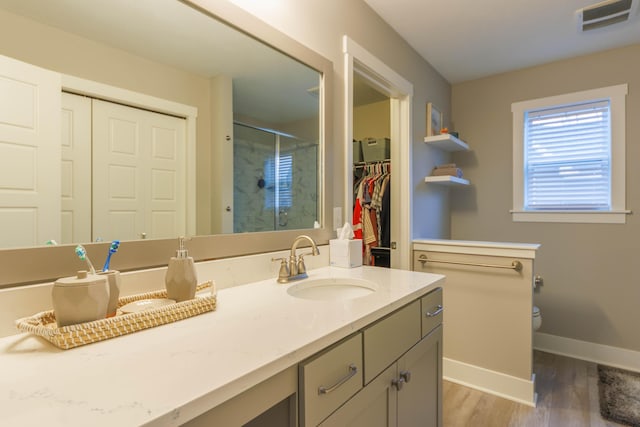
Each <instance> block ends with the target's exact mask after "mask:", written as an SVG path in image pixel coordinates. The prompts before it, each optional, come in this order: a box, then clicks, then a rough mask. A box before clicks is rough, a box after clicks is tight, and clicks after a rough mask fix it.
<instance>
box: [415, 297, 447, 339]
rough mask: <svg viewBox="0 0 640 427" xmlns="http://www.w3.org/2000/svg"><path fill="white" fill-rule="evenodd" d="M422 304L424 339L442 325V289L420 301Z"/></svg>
mask: <svg viewBox="0 0 640 427" xmlns="http://www.w3.org/2000/svg"><path fill="white" fill-rule="evenodd" d="M420 302H421V304H422V337H423V338H424V337H426V336H427V335H429V332H431V331H432V330H433V329H434V328H436V327H437V326H438V325H440V324H441V323H442V314H443V311H444V308H443V306H442V288H437V289H434V290H433V291H431V292H429V293H428V294H427V295H425V296H423V297H422V298H421V299H420Z"/></svg>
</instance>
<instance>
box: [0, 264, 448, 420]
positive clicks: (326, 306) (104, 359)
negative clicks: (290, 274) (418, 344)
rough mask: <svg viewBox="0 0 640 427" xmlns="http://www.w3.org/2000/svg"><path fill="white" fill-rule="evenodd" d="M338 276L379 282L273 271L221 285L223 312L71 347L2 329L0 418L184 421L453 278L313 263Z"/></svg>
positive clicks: (314, 272) (219, 300) (320, 271)
mask: <svg viewBox="0 0 640 427" xmlns="http://www.w3.org/2000/svg"><path fill="white" fill-rule="evenodd" d="M331 277H338V278H340V277H351V278H360V279H368V280H371V281H373V282H375V283H376V285H377V286H378V289H377V291H376V292H374V293H372V294H370V295H368V296H364V297H361V298H357V299H353V300H345V301H316V300H306V299H301V298H296V297H292V296H290V295H289V294H288V293H287V292H286V289H287V288H288V287H289V286H292V285H293V284H295V283H300V281H298V282H293V283H292V284H286V285H281V284H278V283H276V280H275V278H273V279H269V280H265V281H261V282H255V283H251V284H248V285H243V286H237V287H233V288H227V289H223V290H221V291H219V292H218V298H217V309H216V310H215V311H213V312H210V313H205V314H202V315H199V316H195V317H192V318H189V319H185V320H182V321H178V322H175V323H171V324H168V325H163V326H159V327H156V328H151V329H147V330H144V331H140V332H136V333H133V334H130V335H125V336H122V337H118V338H114V339H110V340H107V341H102V342H98V343H94V344H89V345H86V346H82V347H77V348H75V349H71V350H60V349H58V348H56V347H55V346H53V345H52V344H50V343H48V342H47V341H45V340H43V339H41V338H39V337H36V336H33V335H29V334H19V335H13V336H10V337H6V338H2V339H0V382H1V384H2V387H1V388H0V425H6V426H12V427H17V426H36V425H40V424H42V425H47V426H48V427H50V426H80V425H82V426H94V427H95V426H109V427H113V426H137V425H142V424H146V425H154V426H155V425H157V426H174V425H180V424H182V423H184V422H186V421H188V420H190V419H192V418H194V417H196V416H198V415H200V414H201V413H204V412H206V411H207V410H208V409H211V408H213V407H215V406H217V405H219V404H220V403H222V402H224V401H226V400H228V399H230V398H232V397H234V396H236V395H238V394H239V393H241V392H242V391H244V390H247V389H248V388H250V387H251V386H253V385H255V384H257V383H259V382H261V381H263V380H265V379H267V378H269V377H271V376H273V375H275V374H277V373H279V372H281V371H283V370H284V369H286V368H288V367H290V366H293V365H295V364H297V363H298V362H300V361H301V360H304V359H305V358H307V357H309V356H310V355H312V354H314V353H315V352H317V351H319V350H321V349H323V348H324V347H326V346H328V345H330V344H332V343H334V342H336V341H338V340H340V339H341V338H343V337H345V336H347V335H349V334H350V333H352V332H354V331H356V330H358V329H360V328H362V327H363V326H365V325H367V324H369V323H371V322H372V321H374V320H376V319H378V318H380V317H382V316H384V315H386V314H388V313H390V312H392V311H394V310H395V309H397V308H399V307H401V306H403V305H404V304H406V303H408V302H410V301H412V300H414V299H416V298H418V297H420V296H422V295H424V294H426V293H428V292H429V291H430V290H432V289H433V288H435V287H437V286H438V285H439V284H441V281H442V279H443V278H444V276H441V275H436V274H428V273H417V272H411V271H404V270H393V269H385V268H376V267H361V268H355V269H343V268H336V267H323V268H319V269H317V270H312V271H310V272H309V278H310V279H314V278H331ZM200 279H201V281H202V280H207V279H209V278H200ZM211 279H214V280H215V278H211Z"/></svg>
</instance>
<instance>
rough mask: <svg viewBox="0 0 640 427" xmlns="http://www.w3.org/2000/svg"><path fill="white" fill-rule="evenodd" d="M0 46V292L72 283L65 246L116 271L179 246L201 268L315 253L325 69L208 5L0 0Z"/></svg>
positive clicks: (294, 47) (283, 40)
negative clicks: (60, 280)
mask: <svg viewBox="0 0 640 427" xmlns="http://www.w3.org/2000/svg"><path fill="white" fill-rule="evenodd" d="M0 36H1V37H0V55H1V56H2V61H0V92H4V93H2V98H3V100H2V102H3V103H4V104H5V105H3V106H0V116H1V115H4V117H0V141H1V142H2V143H0V150H2V151H3V153H2V157H1V160H0V162H1V163H2V165H3V167H2V169H3V170H4V172H3V173H0V188H1V191H0V217H2V221H1V223H0V230H1V233H0V235H2V238H1V239H0V268H1V269H2V271H3V276H2V277H0V286H5V287H6V286H12V285H15V284H18V283H29V282H35V281H39V280H46V279H50V278H55V277H58V276H60V275H65V274H71V273H73V269H74V268H75V266H76V264H75V263H74V262H73V261H72V260H66V258H72V250H71V249H70V248H72V247H73V246H74V245H75V244H76V243H84V244H86V246H87V249H88V250H89V253H90V254H91V253H92V252H95V253H98V254H100V253H101V252H102V251H104V247H105V245H108V242H109V241H110V240H112V239H119V240H121V241H123V245H122V246H121V250H122V251H123V252H124V254H123V255H122V257H121V258H122V260H121V262H120V264H119V265H117V264H116V265H115V267H116V268H120V269H121V270H126V269H133V268H141V267H149V266H157V265H163V264H164V263H166V259H167V257H168V256H171V254H172V252H173V246H175V238H177V237H178V236H179V235H192V236H196V237H194V239H193V240H192V241H191V242H190V246H191V252H192V254H193V255H194V256H195V257H196V258H197V259H200V260H202V259H212V258H219V257H227V256H235V255H241V254H250V253H257V252H263V251H269V250H278V249H284V248H286V247H287V246H288V244H290V242H291V239H292V237H293V236H295V235H297V234H299V233H300V232H301V230H305V231H304V232H305V233H307V234H311V235H313V236H314V237H315V238H316V239H317V240H318V241H319V242H324V241H326V240H327V239H328V236H329V232H328V230H327V227H324V219H325V218H327V217H328V215H327V209H328V206H330V205H331V202H330V197H328V196H327V194H326V192H324V191H322V189H323V188H326V182H325V176H326V175H325V171H326V168H325V166H326V165H325V162H324V159H325V158H326V156H327V152H328V151H327V150H330V144H327V141H326V136H327V135H328V134H329V132H327V130H328V129H329V128H330V124H329V120H328V117H329V115H328V114H327V111H326V108H327V106H328V105H330V102H329V101H328V100H329V94H330V92H331V89H330V81H331V73H332V65H331V63H330V62H329V61H328V60H326V59H324V58H322V57H320V56H319V55H317V54H315V53H314V52H312V51H310V50H309V49H307V48H305V47H303V46H301V45H300V44H299V43H297V42H295V41H293V40H291V39H289V38H287V37H286V36H284V35H282V34H281V33H279V32H278V31H276V30H275V29H273V28H270V27H269V26H267V25H266V24H264V23H263V22H261V21H259V20H257V19H256V18H255V17H252V16H250V15H248V14H246V13H245V12H243V11H241V10H240V9H239V8H237V7H235V6H233V5H231V4H229V3H227V2H226V1H222V0H195V1H193V2H182V1H178V0H137V1H133V2H132V1H129V0H111V1H109V2H103V1H98V0H91V1H77V0H49V1H46V2H43V1H41V0H2V2H0ZM32 68H33V69H34V70H36V71H37V72H39V71H42V72H44V73H45V74H44V76H45V77H43V79H44V80H43V81H44V82H45V83H42V84H43V85H46V84H49V83H47V82H48V80H47V74H46V73H47V72H51V73H52V74H53V76H54V78H53V80H52V81H53V88H54V89H53V90H51V91H50V92H47V91H46V90H44V89H43V90H40V86H39V85H40V84H41V83H40V81H39V80H38V79H39V78H40V77H39V75H38V74H37V72H36V73H35V74H34V76H35V77H33V76H32V73H31V71H32V70H31V69H32ZM56 76H59V77H58V78H59V80H56V79H55V77H56ZM30 79H35V80H34V82H32V81H30ZM1 80H4V83H2V82H1ZM9 82H20V85H17V86H12V85H11V84H10V83H9ZM29 85H31V86H32V87H36V86H37V87H38V90H37V91H33V92H32V91H29V90H23V89H24V88H25V87H28V86H29ZM56 85H57V86H56ZM21 95H22V96H24V99H22V100H16V101H11V102H9V101H8V99H10V96H11V97H13V96H15V97H16V98H17V97H19V96H21ZM35 96H42V97H43V99H42V100H41V99H40V98H34V97H35ZM47 97H49V98H52V99H53V101H51V100H50V99H46V98H47ZM38 108H41V109H40V110H38ZM55 111H59V114H60V116H59V122H56V120H58V116H57V115H56V113H55ZM47 123H48V126H50V127H48V128H47V127H46V126H47ZM25 124H26V125H25ZM32 125H33V126H32ZM30 126H31V128H33V129H31V128H30ZM36 126H42V128H41V129H37V128H36ZM3 127H4V128H5V129H4V130H3ZM15 128H26V129H28V130H33V132H31V133H32V134H37V135H36V136H34V135H28V136H27V137H24V136H23V135H21V134H17V133H16V131H15ZM47 130H53V132H49V133H47V132H46V131H47ZM18 133H19V132H18ZM26 133H29V132H26ZM51 133H53V134H55V135H56V136H57V135H58V134H59V135H60V137H52V136H51V135H50V134H51ZM16 135H17V136H16ZM12 138H13V139H12ZM38 138H39V140H38ZM34 139H35V142H34ZM25 141H26V142H25ZM52 141H54V143H52ZM21 144H22V145H21ZM38 144H41V145H42V147H44V148H43V149H42V150H41V151H42V152H41V153H38V150H39V149H40V146H38ZM1 146H4V149H2V148H1ZM52 146H53V149H52ZM25 153H30V154H29V155H26V154H25ZM30 168H31V169H30ZM2 181H4V182H2ZM22 193H24V194H25V195H23V194H22ZM27 193H28V194H27ZM3 198H4V200H3ZM25 201H26V202H25ZM31 205H33V206H31ZM25 207H26V208H25ZM2 212H4V214H3V213H2ZM3 215H4V216H3ZM43 218H44V219H45V220H43ZM328 228H330V227H328ZM52 241H55V242H56V243H58V244H59V245H58V246H48V247H44V246H43V245H45V244H46V243H47V242H49V243H51V242H52ZM96 241H97V242H101V241H103V242H105V243H95V242H96ZM89 242H94V243H89ZM97 256H98V257H100V255H97ZM25 259H28V261H26V262H23V261H22V260H25ZM114 262H115V260H114ZM36 266H38V267H36ZM5 272H6V274H4V273H5Z"/></svg>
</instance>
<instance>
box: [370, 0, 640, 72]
mask: <svg viewBox="0 0 640 427" xmlns="http://www.w3.org/2000/svg"><path fill="white" fill-rule="evenodd" d="M364 1H365V2H366V3H367V4H368V5H369V6H370V7H371V8H372V9H373V10H375V11H376V12H377V13H378V14H379V15H380V16H381V17H382V19H384V20H385V21H386V22H388V23H389V24H390V25H391V26H392V27H393V28H394V29H395V30H396V31H397V32H398V33H399V34H400V35H401V36H402V37H403V38H404V39H405V40H407V42H408V43H409V44H410V45H411V46H413V48H414V49H415V50H416V51H417V52H418V53H419V54H420V55H421V56H422V57H424V58H425V59H426V60H427V61H428V62H429V63H430V64H431V65H432V66H433V67H435V69H436V70H438V72H439V73H440V74H442V76H444V78H445V79H447V80H448V81H449V82H450V83H459V82H463V81H467V80H473V79H476V78H480V77H485V76H489V75H493V74H497V73H502V72H505V71H511V70H515V69H519V68H525V67H530V66H533V65H539V64H543V63H547V62H552V61H556V60H559V59H564V58H570V57H574V56H580V55H584V54H589V53H593V52H597V51H601V50H606V49H611V48H615V47H621V46H626V45H630V44H635V43H640V21H639V17H638V12H637V11H638V8H636V9H635V13H634V14H633V16H632V17H631V19H630V20H629V21H628V22H626V23H622V24H616V25H613V26H610V27H607V28H602V29H597V30H591V31H589V32H585V33H581V32H579V31H578V24H577V18H576V11H577V10H579V9H581V8H583V7H585V6H589V5H592V4H595V3H598V0H483V1H474V0H364ZM636 1H637V0H636Z"/></svg>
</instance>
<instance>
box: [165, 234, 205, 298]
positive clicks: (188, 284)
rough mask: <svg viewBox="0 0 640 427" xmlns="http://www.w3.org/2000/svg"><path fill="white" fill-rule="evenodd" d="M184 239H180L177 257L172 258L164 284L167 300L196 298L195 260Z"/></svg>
mask: <svg viewBox="0 0 640 427" xmlns="http://www.w3.org/2000/svg"><path fill="white" fill-rule="evenodd" d="M184 240H185V239H184V237H180V238H179V242H180V246H179V248H178V250H177V251H176V256H174V257H171V259H170V260H169V266H168V267H167V274H166V275H165V278H164V282H165V285H166V288H167V298H169V299H172V300H175V301H176V302H180V301H187V300H190V299H193V298H195V296H196V285H197V282H198V278H197V276H196V268H195V265H194V264H193V258H192V257H190V256H189V252H188V251H187V250H186V249H185V246H184Z"/></svg>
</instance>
